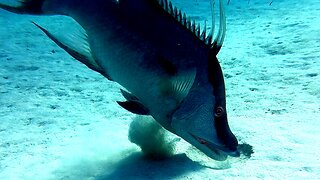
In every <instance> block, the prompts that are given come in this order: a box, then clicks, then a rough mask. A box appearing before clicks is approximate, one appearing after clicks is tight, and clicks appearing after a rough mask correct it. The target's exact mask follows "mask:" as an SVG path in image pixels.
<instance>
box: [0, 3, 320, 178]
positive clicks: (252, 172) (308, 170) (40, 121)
mask: <svg viewBox="0 0 320 180" xmlns="http://www.w3.org/2000/svg"><path fill="white" fill-rule="evenodd" d="M0 2H4V1H2V0H0ZM173 3H174V4H175V5H176V6H177V7H178V8H181V9H182V10H183V11H185V12H186V13H187V14H188V15H189V16H191V18H193V19H195V20H196V21H199V22H204V21H208V22H211V21H210V18H211V12H210V1H209V0H174V1H173ZM226 4H227V1H226ZM226 11H227V35H226V39H225V42H224V45H223V47H222V49H221V51H220V53H219V54H218V57H219V60H220V63H221V66H222V69H223V71H224V76H225V83H226V93H227V108H228V109H227V110H228V115H229V125H230V128H231V129H232V131H233V133H234V134H235V135H236V136H237V138H238V139H239V141H240V143H241V144H249V145H251V146H253V151H254V153H253V154H251V157H250V156H241V157H240V158H229V159H228V160H227V161H224V162H218V161H214V160H210V159H209V158H207V157H206V156H205V155H202V154H201V153H200V152H198V151H197V150H195V149H194V148H193V147H191V145H189V144H188V143H186V142H184V141H183V140H181V139H179V138H177V137H175V136H173V135H172V134H167V133H166V132H164V131H163V130H162V131H161V130H159V129H158V128H157V127H153V129H152V128H151V129H149V130H150V131H145V132H144V133H146V134H147V135H142V136H141V137H139V138H155V139H156V138H157V137H152V136H154V135H155V134H156V135H157V136H158V138H159V137H160V139H161V138H164V140H159V142H153V143H154V144H152V145H153V146H155V147H157V148H158V147H159V148H165V149H166V150H167V151H170V152H168V153H169V154H171V156H170V157H169V158H166V159H162V160H152V159H149V158H145V156H144V155H143V153H142V152H141V150H140V148H139V147H138V146H136V145H135V144H133V143H131V142H130V141H129V140H128V139H129V138H128V131H129V127H130V124H131V122H132V121H135V120H137V121H138V122H141V121H143V122H150V121H152V119H150V118H149V117H137V116H135V115H133V114H131V113H129V112H127V111H126V110H124V109H122V108H121V107H120V106H118V105H117V104H116V101H119V100H123V97H122V96H121V93H120V90H119V89H120V86H119V85H118V84H116V83H114V82H110V81H108V80H107V79H105V78H104V77H102V76H101V75H99V74H98V73H95V72H93V71H92V70H89V69H88V68H86V67H85V66H84V65H82V64H80V63H79V62H77V61H75V60H74V59H73V58H72V57H70V56H69V55H68V54H67V53H65V52H64V51H63V50H62V49H60V48H59V47H58V46H56V45H55V44H54V43H53V42H51V40H50V39H49V38H47V37H46V36H45V35H43V33H42V32H41V31H40V30H39V29H37V28H36V27H35V26H34V25H33V24H32V23H31V21H35V22H38V23H39V24H41V25H45V26H46V27H47V28H48V29H51V30H58V29H59V27H61V26H65V25H67V26H70V27H72V25H73V24H74V22H73V20H72V19H70V18H67V17H63V16H42V17H38V16H28V15H15V14H12V13H8V12H5V11H3V10H0V179H3V180H5V179H41V180H42V179H248V178H251V179H258V178H259V179H280V178H281V179H320V156H319V152H320V141H319V138H320V18H319V16H320V0H273V1H272V0H262V1H258V0H230V1H229V3H228V5H226ZM208 24H210V23H208ZM131 125H132V124H131ZM142 126H143V125H142ZM138 136H139V135H138ZM164 136H166V137H164ZM167 137H169V138H167ZM167 139H169V140H167ZM172 139H173V140H172ZM160 141H161V142H160ZM166 143H167V145H164V144H166ZM168 144H169V145H170V147H174V149H173V148H170V147H168ZM173 144H174V145H173ZM171 145H172V146H171ZM160 146H161V147H160ZM166 150H165V151H166Z"/></svg>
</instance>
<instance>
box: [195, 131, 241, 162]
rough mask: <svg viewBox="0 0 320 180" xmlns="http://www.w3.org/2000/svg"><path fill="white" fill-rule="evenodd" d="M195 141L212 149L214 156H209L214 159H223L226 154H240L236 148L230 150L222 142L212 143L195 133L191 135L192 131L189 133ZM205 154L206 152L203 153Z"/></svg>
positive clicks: (237, 155) (225, 157)
mask: <svg viewBox="0 0 320 180" xmlns="http://www.w3.org/2000/svg"><path fill="white" fill-rule="evenodd" d="M189 134H190V135H191V136H192V137H193V138H194V139H195V140H196V141H197V142H199V143H200V144H201V145H203V146H205V147H207V148H208V149H209V150H211V151H212V153H213V154H214V157H211V156H210V155H208V156H210V157H211V158H213V159H215V160H218V161H219V160H220V161H223V160H225V159H227V156H232V157H239V156H240V152H239V151H238V150H235V151H232V150H230V149H229V148H228V147H226V146H224V145H222V144H215V143H212V142H210V141H207V140H205V139H203V138H200V137H198V136H196V135H193V134H192V133H189ZM205 154H206V153H205Z"/></svg>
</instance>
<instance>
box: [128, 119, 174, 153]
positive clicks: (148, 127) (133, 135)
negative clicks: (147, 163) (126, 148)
mask: <svg viewBox="0 0 320 180" xmlns="http://www.w3.org/2000/svg"><path fill="white" fill-rule="evenodd" d="M128 136H129V140H130V141H131V142H132V143H135V144H136V145H138V146H139V147H140V148H141V150H142V152H143V153H144V154H145V155H146V156H147V157H148V158H152V159H165V158H168V157H170V156H172V155H173V154H174V151H175V146H174V144H175V143H174V140H172V138H170V137H169V136H168V132H167V131H166V130H165V129H164V128H162V127H161V126H160V125H159V124H158V123H157V122H156V121H155V120H154V119H153V118H151V117H146V116H137V117H135V118H134V119H133V121H132V122H131V124H130V127H129V134H128Z"/></svg>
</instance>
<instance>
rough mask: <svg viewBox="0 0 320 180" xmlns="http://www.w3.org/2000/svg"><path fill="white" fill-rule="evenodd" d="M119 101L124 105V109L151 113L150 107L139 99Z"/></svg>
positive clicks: (145, 113)
mask: <svg viewBox="0 0 320 180" xmlns="http://www.w3.org/2000/svg"><path fill="white" fill-rule="evenodd" d="M117 103H118V104H119V105H120V106H121V107H123V108H124V109H126V110H128V111H130V112H132V113H134V114H139V115H149V109H148V108H146V107H145V106H144V105H143V104H142V103H140V102H139V101H125V102H120V101H117Z"/></svg>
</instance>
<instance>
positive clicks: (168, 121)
mask: <svg viewBox="0 0 320 180" xmlns="http://www.w3.org/2000/svg"><path fill="white" fill-rule="evenodd" d="M19 3H20V4H19V5H18V6H10V5H7V4H4V3H1V1H0V8H3V9H6V10H8V11H11V12H15V13H20V14H34V15H66V16H70V17H72V18H73V19H75V20H76V21H77V22H78V23H79V25H80V26H81V27H80V28H79V31H78V32H77V33H72V32H69V33H70V36H71V37H73V38H69V39H61V38H58V37H57V36H55V35H54V34H52V33H51V32H50V31H48V30H46V29H45V28H43V27H41V26H40V25H38V24H36V23H35V25H36V26H37V27H39V28H40V29H41V30H42V31H43V32H44V33H45V34H46V35H47V36H48V37H49V38H50V39H51V40H53V41H54V42H55V43H56V44H57V45H59V46H60V47H61V48H63V49H64V50H65V51H66V52H68V53H69V54H70V55H71V56H73V57H74V58H75V59H77V60H78V61H80V62H82V63H84V64H85V65H87V66H88V67H89V68H90V69H92V70H94V71H97V72H99V73H100V74H102V75H103V76H105V77H106V78H108V79H109V80H112V81H115V82H117V83H119V84H120V85H121V86H123V87H124V88H125V90H121V92H122V94H123V96H124V97H125V98H126V101H125V102H118V104H119V105H120V106H122V107H123V108H125V109H127V110H129V111H131V112H133V113H136V114H141V115H151V116H152V117H153V118H154V119H155V120H156V121H157V122H158V123H159V124H161V125H162V126H163V127H164V128H166V129H167V130H169V131H171V132H172V133H175V134H177V135H178V136H180V137H182V138H183V139H185V140H186V141H188V142H189V143H191V144H192V145H194V146H195V147H197V148H198V149H199V150H201V151H202V152H204V153H205V154H206V155H208V156H209V157H211V158H213V159H216V160H225V159H226V157H227V155H231V156H238V155H239V152H238V151H237V145H238V142H237V139H236V138H235V136H234V135H233V133H232V132H231V130H230V128H229V126H228V122H227V114H226V102H225V87H224V79H223V74H222V71H221V67H220V65H219V62H218V60H217V58H216V55H217V53H218V52H219V50H220V48H221V46H222V42H223V38H224V33H225V27H224V23H225V22H224V19H223V18H222V17H223V15H224V14H223V11H224V10H223V5H222V3H221V2H220V11H221V12H220V13H221V15H220V16H221V22H220V24H221V25H220V29H219V34H218V36H217V37H216V38H215V39H214V40H213V35H212V34H208V33H207V32H206V30H202V31H200V27H198V26H197V24H196V23H195V22H191V21H190V20H189V19H188V18H187V17H186V15H185V14H183V12H181V11H180V10H178V9H177V8H176V7H174V6H173V5H172V3H171V2H169V1H168V0H134V1H133V0H94V1H93V0H64V1H62V0H25V1H19ZM212 32H213V31H212ZM65 33H68V32H65Z"/></svg>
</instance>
